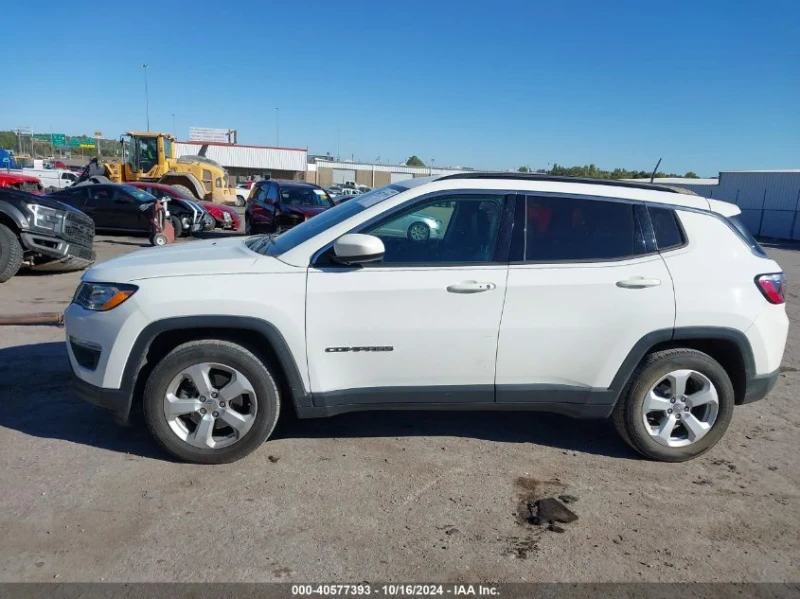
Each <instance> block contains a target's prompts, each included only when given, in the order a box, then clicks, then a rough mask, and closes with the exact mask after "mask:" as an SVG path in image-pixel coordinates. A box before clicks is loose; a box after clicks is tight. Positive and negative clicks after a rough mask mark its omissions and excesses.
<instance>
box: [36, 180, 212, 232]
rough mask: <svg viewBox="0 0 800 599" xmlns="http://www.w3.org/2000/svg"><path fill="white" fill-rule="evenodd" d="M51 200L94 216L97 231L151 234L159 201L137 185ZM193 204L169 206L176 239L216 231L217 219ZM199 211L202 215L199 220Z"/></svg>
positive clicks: (74, 191)
mask: <svg viewBox="0 0 800 599" xmlns="http://www.w3.org/2000/svg"><path fill="white" fill-rule="evenodd" d="M51 197H53V198H54V199H57V200H58V201H60V202H64V203H65V204H69V205H70V206H74V207H75V208H77V209H78V210H81V211H82V212H84V213H86V214H88V215H89V216H91V217H92V219H93V220H94V223H95V227H96V228H97V229H105V230H109V231H135V232H139V233H149V232H150V230H151V219H152V215H153V212H152V205H153V203H154V202H155V201H156V197H155V196H153V195H151V194H149V193H147V192H145V191H143V190H141V189H138V188H136V187H134V186H133V185H125V184H121V185H117V184H95V185H77V186H73V187H69V188H67V189H64V190H61V191H59V192H56V193H54V194H52V196H51ZM191 204H192V202H188V201H183V200H172V201H170V202H169V204H168V209H169V212H170V219H171V221H172V226H173V227H174V228H175V236H176V237H179V236H180V235H182V234H184V235H188V234H189V233H195V232H199V231H204V230H207V229H208V230H210V229H213V228H214V224H215V223H214V219H213V218H212V217H211V216H210V215H209V214H208V212H206V211H205V210H204V209H203V208H202V206H197V207H196V208H194V209H193V206H191ZM195 211H199V212H200V213H199V215H198V216H197V218H195Z"/></svg>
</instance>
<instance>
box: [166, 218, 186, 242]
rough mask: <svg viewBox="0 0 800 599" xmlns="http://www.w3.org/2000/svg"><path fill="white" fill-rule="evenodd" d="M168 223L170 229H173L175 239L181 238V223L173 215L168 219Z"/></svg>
mask: <svg viewBox="0 0 800 599" xmlns="http://www.w3.org/2000/svg"><path fill="white" fill-rule="evenodd" d="M169 222H171V223H172V228H173V229H175V239H178V237H182V236H183V221H181V219H179V218H178V217H177V216H175V215H171V216H170V217H169Z"/></svg>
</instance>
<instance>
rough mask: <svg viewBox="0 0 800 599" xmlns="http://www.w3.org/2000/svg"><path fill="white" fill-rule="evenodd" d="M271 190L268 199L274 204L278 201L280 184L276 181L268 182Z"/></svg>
mask: <svg viewBox="0 0 800 599" xmlns="http://www.w3.org/2000/svg"><path fill="white" fill-rule="evenodd" d="M267 185H268V186H269V191H268V192H267V201H269V202H272V203H273V204H277V203H278V186H277V185H275V183H268V184H267Z"/></svg>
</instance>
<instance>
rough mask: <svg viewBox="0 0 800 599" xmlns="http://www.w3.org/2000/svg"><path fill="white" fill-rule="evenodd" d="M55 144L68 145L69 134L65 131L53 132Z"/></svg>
mask: <svg viewBox="0 0 800 599" xmlns="http://www.w3.org/2000/svg"><path fill="white" fill-rule="evenodd" d="M53 145H54V146H65V145H67V136H66V135H64V134H63V133H53Z"/></svg>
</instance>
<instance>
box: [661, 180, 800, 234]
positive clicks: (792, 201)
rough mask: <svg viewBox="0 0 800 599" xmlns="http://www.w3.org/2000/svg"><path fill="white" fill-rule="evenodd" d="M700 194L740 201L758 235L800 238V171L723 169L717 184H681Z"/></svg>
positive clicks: (747, 223) (745, 220) (745, 217)
mask: <svg viewBox="0 0 800 599" xmlns="http://www.w3.org/2000/svg"><path fill="white" fill-rule="evenodd" d="M676 185H678V186H679V187H685V188H686V189H690V190H692V191H694V192H695V193H697V194H698V195H701V196H704V197H707V198H713V199H715V200H723V201H725V202H731V203H733V204H736V205H737V206H739V208H741V210H742V216H741V219H742V222H743V223H744V224H745V226H747V228H748V229H749V230H750V232H751V233H752V234H753V235H755V236H757V237H769V238H773V239H787V240H800V218H798V212H800V170H791V171H740V172H737V171H729V172H722V173H720V176H719V182H718V183H717V184H716V185H708V184H704V185H697V184H692V183H688V182H687V183H678V184H676Z"/></svg>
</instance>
